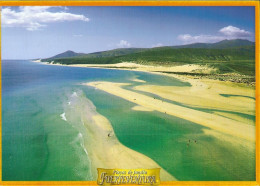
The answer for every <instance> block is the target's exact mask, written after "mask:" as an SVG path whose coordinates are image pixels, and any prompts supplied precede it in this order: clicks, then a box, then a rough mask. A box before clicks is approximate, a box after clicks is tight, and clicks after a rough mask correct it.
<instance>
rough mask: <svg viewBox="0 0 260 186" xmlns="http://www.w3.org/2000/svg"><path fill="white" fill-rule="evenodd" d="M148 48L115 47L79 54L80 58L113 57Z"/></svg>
mask: <svg viewBox="0 0 260 186" xmlns="http://www.w3.org/2000/svg"><path fill="white" fill-rule="evenodd" d="M145 50H148V49H146V48H117V49H113V50H107V51H101V52H94V53H89V54H85V55H83V56H79V57H82V58H95V57H97V58H100V57H113V56H122V55H126V54H132V53H138V52H142V51H145Z"/></svg>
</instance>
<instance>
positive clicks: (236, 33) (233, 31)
mask: <svg viewBox="0 0 260 186" xmlns="http://www.w3.org/2000/svg"><path fill="white" fill-rule="evenodd" d="M219 32H220V33H222V34H224V35H226V36H229V37H242V38H243V37H248V36H251V33H250V32H249V31H246V30H242V29H240V28H237V27H234V26H231V25H230V26H227V27H224V28H221V29H220V30H219Z"/></svg>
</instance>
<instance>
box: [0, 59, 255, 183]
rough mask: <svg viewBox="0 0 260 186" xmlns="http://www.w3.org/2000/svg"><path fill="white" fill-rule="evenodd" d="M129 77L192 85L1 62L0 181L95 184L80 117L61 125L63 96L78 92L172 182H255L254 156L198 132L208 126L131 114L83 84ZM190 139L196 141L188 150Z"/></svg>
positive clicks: (91, 70)
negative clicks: (160, 168)
mask: <svg viewBox="0 0 260 186" xmlns="http://www.w3.org/2000/svg"><path fill="white" fill-rule="evenodd" d="M135 78H138V79H140V80H144V81H146V83H147V84H151V85H161V86H175V87H176V88H178V86H190V84H189V83H187V82H182V81H180V80H178V79H175V78H172V77H168V76H161V75H156V74H151V73H145V72H135V71H127V70H114V69H97V68H80V67H68V66H54V65H45V64H41V63H35V62H31V61H28V60H2V178H3V180H4V181H15V180H16V181H33V180H34V181H38V180H39V181H41V180H49V181H51V180H55V181H66V180H70V181H81V180H93V174H95V173H93V172H92V171H91V168H90V167H91V159H90V158H89V157H88V152H87V149H85V148H84V143H85V140H84V138H85V137H86V136H87V135H88V134H87V132H86V129H85V128H84V126H83V125H80V122H79V120H80V118H78V117H79V115H80V114H78V113H73V114H72V115H74V116H75V119H74V120H73V121H74V122H67V120H66V112H65V110H66V107H67V106H68V105H69V98H70V97H71V96H73V95H75V94H78V93H80V94H82V95H83V96H85V97H86V98H88V99H89V100H90V101H91V102H93V104H94V105H95V107H96V109H97V112H98V113H100V114H102V115H103V116H105V117H106V118H107V119H108V120H109V121H110V123H111V125H112V126H113V129H114V131H115V134H116V136H117V138H118V140H119V141H120V142H121V143H122V144H123V145H125V146H127V147H129V148H131V149H133V150H135V151H138V152H140V153H142V154H144V155H146V156H148V157H150V158H151V159H153V160H154V161H155V162H156V163H158V164H159V165H160V166H161V167H162V168H164V169H165V170H166V171H168V172H169V173H170V174H172V175H174V176H175V177H176V178H177V179H178V180H193V181H196V180H201V181H203V180H205V181H207V180H229V181H233V180H255V156H254V155H252V153H251V152H249V153H244V151H243V150H241V149H240V147H237V146H229V145H227V144H223V142H222V141H221V140H219V139H216V138H213V137H212V136H207V135H204V133H203V129H205V128H206V127H203V126H200V125H197V124H195V123H192V122H190V121H187V120H184V119H180V118H177V117H173V116H168V115H165V114H163V113H159V112H156V111H152V112H142V111H135V110H132V109H131V108H132V107H133V106H135V104H134V103H131V102H128V101H126V100H124V99H122V98H119V97H116V96H114V95H111V94H108V93H106V92H103V91H100V90H97V89H95V88H93V87H88V86H85V85H82V84H81V83H86V82H92V81H113V82H123V83H132V84H133V85H138V84H140V82H134V81H132V80H133V79H135ZM126 88H128V89H131V86H128V87H126ZM82 104H83V103H82ZM187 107H188V106H187ZM201 109H202V108H201ZM75 112H76V111H75ZM86 114H87V113H86ZM252 117H253V116H252ZM188 139H196V140H198V141H200V143H199V145H194V146H191V147H189V148H187V140H188ZM253 153H254V152H253ZM112 158H113V157H112ZM100 168H102V167H100Z"/></svg>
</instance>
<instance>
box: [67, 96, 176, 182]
mask: <svg viewBox="0 0 260 186" xmlns="http://www.w3.org/2000/svg"><path fill="white" fill-rule="evenodd" d="M69 101H70V104H69V105H67V106H65V113H66V116H67V121H68V122H69V123H71V124H76V125H78V119H79V120H80V121H81V125H82V126H84V128H83V129H82V128H81V129H82V130H83V131H82V133H83V136H84V147H85V149H86V150H85V152H86V154H87V155H88V156H89V159H90V160H91V163H90V164H91V172H92V176H93V179H94V180H96V179H97V177H96V176H97V175H96V174H94V173H95V172H96V170H97V168H107V169H113V168H117V169H120V168H121V169H136V168H144V167H145V168H160V169H161V172H160V174H161V180H164V181H176V178H175V177H174V176H173V175H171V174H170V173H168V172H167V171H166V170H165V169H164V168H162V167H161V166H160V165H158V164H157V163H156V162H155V161H154V160H152V159H151V158H150V157H148V156H146V155H144V154H142V153H139V152H137V151H135V150H132V149H130V148H128V147H126V146H125V145H123V144H122V143H121V142H120V141H119V140H118V138H117V136H116V134H115V133H114V129H113V127H112V125H111V123H110V121H109V120H108V119H107V118H106V117H104V116H103V115H101V114H99V113H98V112H97V110H96V107H95V105H93V103H92V102H91V101H90V100H89V99H88V98H87V97H85V96H84V95H81V93H80V92H78V93H77V92H74V93H73V94H72V95H71V96H70V100H69ZM79 132H81V131H80V130H79ZM79 134H81V133H79ZM81 135H82V134H81Z"/></svg>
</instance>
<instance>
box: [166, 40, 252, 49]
mask: <svg viewBox="0 0 260 186" xmlns="http://www.w3.org/2000/svg"><path fill="white" fill-rule="evenodd" d="M253 45H255V42H252V41H248V40H245V39H234V40H223V41H219V42H217V43H193V44H189V45H179V46H171V47H172V48H215V49H225V48H233V47H242V46H253Z"/></svg>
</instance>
